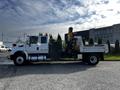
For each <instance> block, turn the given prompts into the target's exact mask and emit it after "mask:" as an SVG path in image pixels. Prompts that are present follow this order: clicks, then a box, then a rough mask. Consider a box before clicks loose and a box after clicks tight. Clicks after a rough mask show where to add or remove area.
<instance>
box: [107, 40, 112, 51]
mask: <svg viewBox="0 0 120 90" xmlns="http://www.w3.org/2000/svg"><path fill="white" fill-rule="evenodd" d="M107 45H108V50H109V53H111V48H110V41H109V40H107Z"/></svg>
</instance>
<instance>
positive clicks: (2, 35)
mask: <svg viewBox="0 0 120 90" xmlns="http://www.w3.org/2000/svg"><path fill="white" fill-rule="evenodd" d="M2 41H3V32H2Z"/></svg>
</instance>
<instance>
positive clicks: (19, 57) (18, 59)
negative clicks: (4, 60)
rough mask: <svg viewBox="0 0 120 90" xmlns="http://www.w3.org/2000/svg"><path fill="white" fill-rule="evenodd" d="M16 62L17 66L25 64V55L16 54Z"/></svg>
mask: <svg viewBox="0 0 120 90" xmlns="http://www.w3.org/2000/svg"><path fill="white" fill-rule="evenodd" d="M14 64H15V65H17V66H21V65H23V64H25V57H24V55H16V57H15V59H14Z"/></svg>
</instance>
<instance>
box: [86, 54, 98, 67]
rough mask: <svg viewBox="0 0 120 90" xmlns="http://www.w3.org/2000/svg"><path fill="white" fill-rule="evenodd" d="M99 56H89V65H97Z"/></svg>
mask: <svg viewBox="0 0 120 90" xmlns="http://www.w3.org/2000/svg"><path fill="white" fill-rule="evenodd" d="M99 59H100V58H99V55H96V54H90V55H88V59H87V62H88V64H89V65H97V64H98V63H99Z"/></svg>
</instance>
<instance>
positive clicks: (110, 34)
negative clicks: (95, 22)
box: [65, 24, 120, 44]
mask: <svg viewBox="0 0 120 90" xmlns="http://www.w3.org/2000/svg"><path fill="white" fill-rule="evenodd" d="M74 35H75V36H82V38H83V39H85V40H89V39H90V38H92V39H93V40H94V42H98V39H102V42H103V43H106V42H107V40H109V41H110V43H111V44H114V43H115V41H116V40H119V42H120V24H115V25H113V26H109V27H102V28H93V29H89V30H84V31H77V32H74ZM66 37H67V34H65V40H66Z"/></svg>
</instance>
